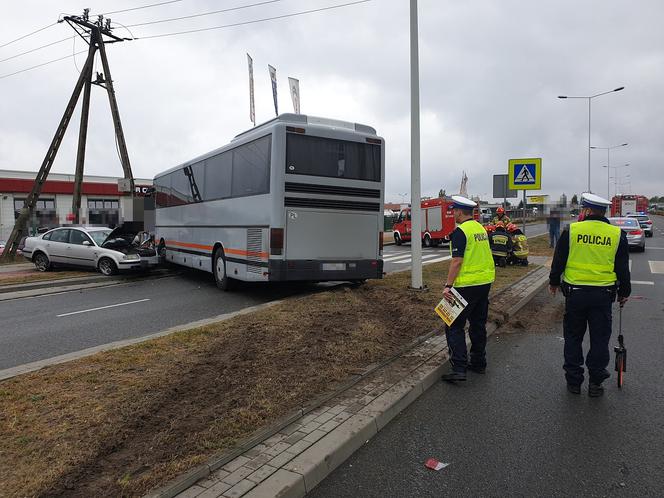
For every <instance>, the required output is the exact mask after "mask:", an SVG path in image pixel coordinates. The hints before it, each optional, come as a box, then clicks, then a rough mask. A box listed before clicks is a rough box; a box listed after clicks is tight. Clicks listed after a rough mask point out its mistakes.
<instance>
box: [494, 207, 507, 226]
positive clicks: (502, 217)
mask: <svg viewBox="0 0 664 498" xmlns="http://www.w3.org/2000/svg"><path fill="white" fill-rule="evenodd" d="M499 221H501V222H502V223H503V225H504V226H507V225H508V224H509V223H511V222H512V220H510V217H509V216H507V215H506V214H505V209H504V208H502V207H499V208H498V209H496V216H494V217H493V220H492V221H491V223H492V224H493V225H496V224H497V223H498V222H499Z"/></svg>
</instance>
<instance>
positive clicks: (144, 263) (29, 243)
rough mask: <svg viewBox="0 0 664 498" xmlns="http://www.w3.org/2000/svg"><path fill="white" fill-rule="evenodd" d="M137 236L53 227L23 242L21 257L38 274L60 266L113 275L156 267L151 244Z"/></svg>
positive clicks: (115, 231) (124, 232)
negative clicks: (22, 255) (24, 258)
mask: <svg viewBox="0 0 664 498" xmlns="http://www.w3.org/2000/svg"><path fill="white" fill-rule="evenodd" d="M136 235H137V234H136V233H131V232H126V231H123V230H122V228H115V229H113V230H112V229H110V228H97V227H93V228H88V227H62V228H56V229H54V230H50V231H48V232H46V233H45V234H43V235H39V236H38V237H28V238H27V239H25V248H24V249H23V254H24V255H25V257H26V258H28V259H30V260H31V261H32V262H33V263H34V264H35V267H36V268H37V270H39V271H48V270H49V269H50V268H51V267H53V266H60V265H62V266H79V267H87V268H95V269H98V270H99V271H100V272H101V273H102V274H104V275H113V274H115V273H117V272H118V270H129V269H136V268H149V267H152V266H155V265H156V264H157V263H158V262H159V258H158V257H157V253H156V251H155V250H154V247H153V245H152V246H151V245H150V244H145V243H143V244H141V243H140V242H141V239H140V238H139V237H137V236H136Z"/></svg>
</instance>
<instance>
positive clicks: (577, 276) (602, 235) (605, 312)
mask: <svg viewBox="0 0 664 498" xmlns="http://www.w3.org/2000/svg"><path fill="white" fill-rule="evenodd" d="M610 204H611V203H610V202H609V201H608V200H606V199H603V198H602V197H599V196H597V195H594V194H583V196H582V198H581V206H582V211H581V213H582V214H583V216H584V218H583V221H580V222H576V223H572V224H571V225H570V227H569V229H566V230H565V231H563V233H562V234H561V235H560V239H559V240H558V243H557V244H556V249H555V254H554V257H553V263H552V265H551V273H550V275H549V290H550V291H551V293H552V294H553V295H555V294H556V292H557V291H558V289H559V288H560V289H561V290H562V293H563V295H564V296H565V298H566V299H565V317H564V321H563V330H564V337H565V363H564V366H563V368H564V369H565V379H566V380H567V389H568V391H569V392H571V393H573V394H579V393H580V392H581V384H582V383H583V349H582V345H583V336H584V335H585V333H586V327H588V329H589V330H590V349H589V350H588V354H587V356H586V367H588V377H589V385H588V395H589V396H592V397H597V396H601V395H602V394H604V388H603V387H602V382H603V381H604V380H605V379H607V378H608V377H609V372H608V371H607V370H606V367H607V365H608V364H609V357H610V355H609V339H610V338H611V304H612V303H613V301H615V300H616V297H617V299H618V301H619V302H620V304H621V306H622V305H623V304H624V303H625V302H627V298H628V297H629V295H630V293H631V290H632V289H631V283H630V275H629V247H628V245H627V237H626V235H625V233H624V232H622V230H621V229H620V228H619V227H617V226H613V225H611V224H609V220H607V219H606V217H605V215H606V208H607V206H609V205H610ZM561 277H562V281H561Z"/></svg>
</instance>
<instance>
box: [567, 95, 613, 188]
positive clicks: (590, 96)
mask: <svg viewBox="0 0 664 498" xmlns="http://www.w3.org/2000/svg"><path fill="white" fill-rule="evenodd" d="M624 88H625V87H624V86H621V87H619V88H615V89H614V90H609V91H608V92H602V93H596V94H595V95H589V96H587V97H582V96H569V95H558V98H559V99H588V192H590V122H591V112H590V111H591V108H590V103H591V101H592V99H594V98H595V97H601V96H602V95H606V94H608V93H613V92H619V91H620V90H623V89H624Z"/></svg>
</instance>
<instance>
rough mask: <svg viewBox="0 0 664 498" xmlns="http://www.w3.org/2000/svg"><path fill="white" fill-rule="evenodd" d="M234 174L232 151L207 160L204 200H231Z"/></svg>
mask: <svg viewBox="0 0 664 498" xmlns="http://www.w3.org/2000/svg"><path fill="white" fill-rule="evenodd" d="M232 174H233V153H232V152H231V151H228V152H222V153H221V154H217V155H216V156H212V157H210V158H208V159H206V160H205V188H204V194H203V198H204V199H205V200H206V201H212V200H215V199H227V198H229V197H230V196H231V178H232Z"/></svg>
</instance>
